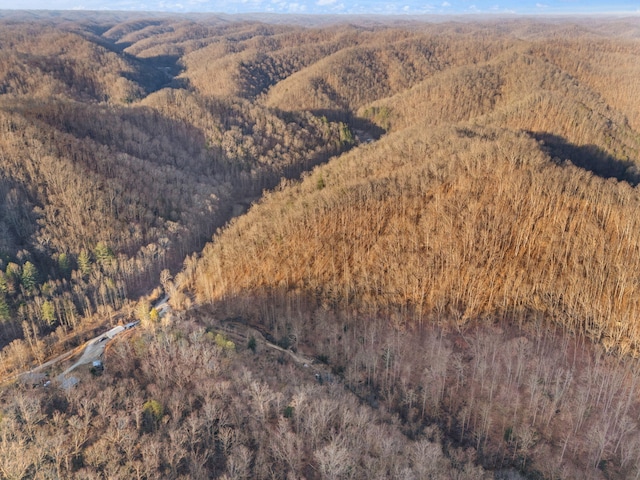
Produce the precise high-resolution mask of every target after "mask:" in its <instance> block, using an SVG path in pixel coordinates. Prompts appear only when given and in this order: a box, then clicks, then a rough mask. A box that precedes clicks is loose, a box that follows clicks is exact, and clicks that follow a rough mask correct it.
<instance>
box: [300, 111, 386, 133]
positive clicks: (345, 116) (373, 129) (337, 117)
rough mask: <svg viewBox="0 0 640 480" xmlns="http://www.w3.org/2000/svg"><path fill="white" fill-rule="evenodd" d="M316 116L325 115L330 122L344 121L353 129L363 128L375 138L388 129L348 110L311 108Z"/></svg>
mask: <svg viewBox="0 0 640 480" xmlns="http://www.w3.org/2000/svg"><path fill="white" fill-rule="evenodd" d="M311 113H312V114H314V115H315V116H316V117H325V118H326V119H327V120H329V121H330V122H344V123H346V124H347V125H349V127H350V128H351V129H353V130H362V131H364V132H366V133H368V134H369V135H370V136H371V137H372V138H373V139H374V140H379V139H380V137H381V136H382V135H384V134H385V133H387V132H386V130H385V129H384V128H382V127H380V126H379V125H376V124H375V123H373V122H372V121H371V120H369V119H367V118H364V117H356V116H354V115H353V113H351V112H350V111H348V110H337V109H333V110H332V109H319V110H311Z"/></svg>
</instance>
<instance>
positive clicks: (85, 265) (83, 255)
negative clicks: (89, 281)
mask: <svg viewBox="0 0 640 480" xmlns="http://www.w3.org/2000/svg"><path fill="white" fill-rule="evenodd" d="M78 268H79V269H80V273H82V275H83V276H85V277H86V276H87V275H89V274H90V273H91V257H90V256H89V252H87V251H86V250H84V249H83V250H82V251H81V252H80V255H78Z"/></svg>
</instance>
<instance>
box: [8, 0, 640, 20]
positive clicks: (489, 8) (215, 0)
mask: <svg viewBox="0 0 640 480" xmlns="http://www.w3.org/2000/svg"><path fill="white" fill-rule="evenodd" d="M0 9H11V10H18V9H20V10H22V9H36V10H40V9H42V10H125V11H126V10H130V11H154V12H185V13H186V12H215V13H250V12H271V13H294V14H386V15H407V16H411V15H418V14H438V15H458V14H521V15H532V14H533V15H556V14H563V15H567V14H569V15H570V14H607V13H613V14H634V15H640V0H635V1H630V0H611V1H606V0H524V1H518V0H433V1H420V0H353V1H349V0H0Z"/></svg>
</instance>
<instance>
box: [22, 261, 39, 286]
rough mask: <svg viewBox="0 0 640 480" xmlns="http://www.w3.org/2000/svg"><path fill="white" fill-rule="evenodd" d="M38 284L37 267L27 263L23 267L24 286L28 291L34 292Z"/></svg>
mask: <svg viewBox="0 0 640 480" xmlns="http://www.w3.org/2000/svg"><path fill="white" fill-rule="evenodd" d="M37 283H38V269H37V268H36V266H35V265H34V264H33V263H31V262H29V261H27V262H25V264H24V265H23V266H22V286H23V287H24V288H25V289H26V290H27V291H30V290H33V288H34V287H35V286H36V284H37Z"/></svg>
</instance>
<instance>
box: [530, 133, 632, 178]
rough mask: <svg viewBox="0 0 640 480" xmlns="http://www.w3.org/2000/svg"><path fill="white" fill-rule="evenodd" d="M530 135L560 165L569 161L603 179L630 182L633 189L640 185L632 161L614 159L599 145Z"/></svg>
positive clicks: (554, 136)
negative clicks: (540, 143) (580, 144)
mask: <svg viewBox="0 0 640 480" xmlns="http://www.w3.org/2000/svg"><path fill="white" fill-rule="evenodd" d="M528 133H529V134H530V135H531V136H532V137H533V138H535V139H536V140H538V141H539V142H542V144H543V149H544V150H545V151H547V152H548V153H549V155H551V156H552V157H553V158H554V160H555V161H556V162H557V163H559V164H561V163H562V162H564V161H565V160H569V161H570V162H571V163H572V164H574V165H575V166H576V167H580V168H583V169H585V170H589V171H590V172H592V173H593V174H594V175H597V176H598V177H601V178H615V179H616V180H618V181H625V182H628V183H629V184H630V185H631V186H633V187H635V186H636V185H638V184H639V183H640V170H639V169H638V166H637V165H636V164H635V163H634V162H632V161H631V160H621V159H619V158H616V157H613V156H611V155H610V154H609V153H607V152H606V151H604V150H603V149H601V148H600V147H598V146H597V145H583V146H578V145H575V144H573V143H570V142H568V141H567V139H565V138H563V137H561V136H559V135H554V134H552V133H546V132H528Z"/></svg>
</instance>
